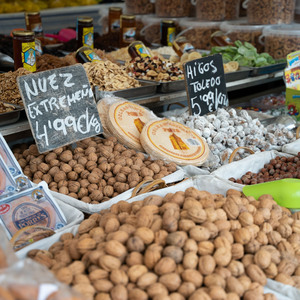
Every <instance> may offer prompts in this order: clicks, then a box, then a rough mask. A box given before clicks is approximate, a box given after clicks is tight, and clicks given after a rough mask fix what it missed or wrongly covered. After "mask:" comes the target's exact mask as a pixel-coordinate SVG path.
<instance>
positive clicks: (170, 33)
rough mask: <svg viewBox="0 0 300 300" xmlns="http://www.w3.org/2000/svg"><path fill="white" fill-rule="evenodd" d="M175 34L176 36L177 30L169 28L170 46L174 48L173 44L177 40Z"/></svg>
mask: <svg viewBox="0 0 300 300" xmlns="http://www.w3.org/2000/svg"><path fill="white" fill-rule="evenodd" d="M175 34H176V28H175V27H169V28H168V46H172V44H173V42H174V40H175Z"/></svg>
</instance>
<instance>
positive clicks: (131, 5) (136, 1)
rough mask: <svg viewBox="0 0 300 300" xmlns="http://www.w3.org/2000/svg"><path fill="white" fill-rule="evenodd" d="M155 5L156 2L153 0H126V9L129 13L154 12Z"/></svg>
mask: <svg viewBox="0 0 300 300" xmlns="http://www.w3.org/2000/svg"><path fill="white" fill-rule="evenodd" d="M154 7H155V6H154V3H153V1H151V0H125V8H126V9H125V10H126V13H127V14H133V15H144V14H153V13H154Z"/></svg>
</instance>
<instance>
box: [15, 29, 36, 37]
mask: <svg viewBox="0 0 300 300" xmlns="http://www.w3.org/2000/svg"><path fill="white" fill-rule="evenodd" d="M12 34H13V36H31V35H32V36H34V32H33V31H30V30H18V31H13V33H12Z"/></svg>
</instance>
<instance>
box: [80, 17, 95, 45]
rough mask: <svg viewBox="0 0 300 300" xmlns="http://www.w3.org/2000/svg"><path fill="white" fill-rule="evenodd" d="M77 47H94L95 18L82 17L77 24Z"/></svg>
mask: <svg viewBox="0 0 300 300" xmlns="http://www.w3.org/2000/svg"><path fill="white" fill-rule="evenodd" d="M76 40H77V48H80V47H82V46H87V47H90V48H94V25H93V18H90V17H80V18H78V19H77V26H76Z"/></svg>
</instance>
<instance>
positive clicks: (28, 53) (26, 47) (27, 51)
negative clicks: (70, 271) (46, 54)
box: [22, 42, 36, 72]
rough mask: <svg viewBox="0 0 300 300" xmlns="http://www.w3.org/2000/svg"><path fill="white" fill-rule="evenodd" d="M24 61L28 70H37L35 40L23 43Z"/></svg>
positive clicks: (24, 65)
mask: <svg viewBox="0 0 300 300" xmlns="http://www.w3.org/2000/svg"><path fill="white" fill-rule="evenodd" d="M22 63H23V67H24V68H25V69H26V70H28V71H30V72H35V71H36V57H35V42H30V43H22Z"/></svg>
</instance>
